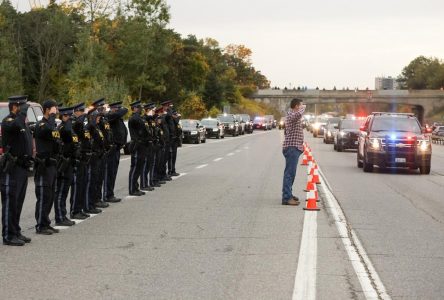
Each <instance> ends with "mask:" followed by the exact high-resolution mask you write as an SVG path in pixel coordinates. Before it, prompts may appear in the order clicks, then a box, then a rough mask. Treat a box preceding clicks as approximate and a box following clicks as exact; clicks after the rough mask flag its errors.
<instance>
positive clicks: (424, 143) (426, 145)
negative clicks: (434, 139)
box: [418, 140, 430, 152]
mask: <svg viewBox="0 0 444 300" xmlns="http://www.w3.org/2000/svg"><path fill="white" fill-rule="evenodd" d="M418 148H419V150H420V151H423V152H425V151H428V150H429V149H430V141H429V140H420V141H418Z"/></svg>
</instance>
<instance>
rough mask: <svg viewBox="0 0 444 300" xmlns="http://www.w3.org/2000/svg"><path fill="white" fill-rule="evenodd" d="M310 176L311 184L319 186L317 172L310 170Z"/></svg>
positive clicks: (314, 169)
mask: <svg viewBox="0 0 444 300" xmlns="http://www.w3.org/2000/svg"><path fill="white" fill-rule="evenodd" d="M310 175H312V176H313V177H312V182H313V183H315V184H321V181H320V179H319V171H318V169H316V168H312V169H311V171H310Z"/></svg>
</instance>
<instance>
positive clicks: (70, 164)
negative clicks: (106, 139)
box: [54, 107, 80, 226]
mask: <svg viewBox="0 0 444 300" xmlns="http://www.w3.org/2000/svg"><path fill="white" fill-rule="evenodd" d="M73 112H74V110H73V108H72V107H65V108H59V115H60V119H61V120H62V122H61V123H60V125H59V126H58V127H57V130H58V131H59V133H60V139H61V141H62V146H61V147H62V148H61V151H60V155H59V161H58V166H57V188H56V198H55V201H54V212H55V221H56V225H57V226H73V225H75V224H76V223H75V222H74V221H71V220H70V219H69V218H68V217H67V216H66V214H67V211H66V198H67V197H68V192H69V188H70V187H71V185H72V181H73V173H74V163H75V161H76V160H78V159H79V156H80V152H79V150H80V148H79V147H80V145H79V141H78V138H77V135H76V134H75V133H74V132H73V129H72V118H71V116H72V114H73Z"/></svg>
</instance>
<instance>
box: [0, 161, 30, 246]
mask: <svg viewBox="0 0 444 300" xmlns="http://www.w3.org/2000/svg"><path fill="white" fill-rule="evenodd" d="M0 182H1V195H2V236H3V239H5V240H8V241H9V240H11V239H13V238H14V237H16V236H17V235H19V234H20V231H21V228H20V224H19V223H20V215H21V213H22V207H23V202H24V201H25V196H26V188H27V187H28V171H27V170H26V169H24V168H22V167H19V166H14V167H13V168H12V170H10V171H9V172H8V173H3V172H2V173H1V177H0Z"/></svg>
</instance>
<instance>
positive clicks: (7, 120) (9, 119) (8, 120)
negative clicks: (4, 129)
mask: <svg viewBox="0 0 444 300" xmlns="http://www.w3.org/2000/svg"><path fill="white" fill-rule="evenodd" d="M13 120H14V119H13V118H7V119H6V120H5V121H6V122H11V121H13Z"/></svg>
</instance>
